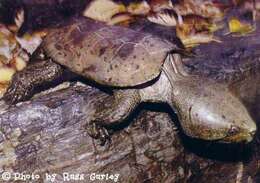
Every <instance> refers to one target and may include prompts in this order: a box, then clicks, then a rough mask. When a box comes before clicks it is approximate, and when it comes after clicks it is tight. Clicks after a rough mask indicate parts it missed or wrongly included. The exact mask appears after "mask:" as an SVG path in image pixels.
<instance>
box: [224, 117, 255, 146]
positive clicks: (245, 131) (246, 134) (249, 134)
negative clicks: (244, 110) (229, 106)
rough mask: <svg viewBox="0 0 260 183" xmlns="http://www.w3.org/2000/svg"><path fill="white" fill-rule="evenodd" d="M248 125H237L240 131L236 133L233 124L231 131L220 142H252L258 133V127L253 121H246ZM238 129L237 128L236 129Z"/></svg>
mask: <svg viewBox="0 0 260 183" xmlns="http://www.w3.org/2000/svg"><path fill="white" fill-rule="evenodd" d="M246 124H247V125H245V126H244V127H243V128H242V129H241V128H240V129H239V127H237V129H238V131H237V133H236V134H234V129H236V128H234V127H233V126H232V127H231V128H230V130H229V131H230V133H229V134H228V135H227V136H226V137H225V138H223V139H221V140H220V142H223V143H239V142H244V143H250V142H251V141H252V140H253V139H254V136H255V134H256V130H257V127H256V125H255V123H254V122H253V121H252V122H246ZM235 131H236V130H235Z"/></svg>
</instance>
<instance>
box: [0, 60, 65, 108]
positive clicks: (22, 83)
mask: <svg viewBox="0 0 260 183" xmlns="http://www.w3.org/2000/svg"><path fill="white" fill-rule="evenodd" d="M62 73H63V68H62V67H61V66H60V65H58V64H56V63H54V62H52V61H50V60H43V61H39V62H36V63H33V64H31V65H29V66H28V67H26V68H25V69H24V70H22V71H20V72H17V73H16V74H15V75H14V76H13V78H12V82H11V84H10V86H9V87H8V89H7V91H6V93H5V94H4V96H3V100H4V101H5V102H6V103H8V104H15V103H18V102H20V101H24V100H26V99H29V98H30V97H32V95H33V92H34V89H35V87H37V86H40V85H43V84H45V83H47V82H50V81H53V80H55V79H58V78H59V77H60V76H61V75H62Z"/></svg>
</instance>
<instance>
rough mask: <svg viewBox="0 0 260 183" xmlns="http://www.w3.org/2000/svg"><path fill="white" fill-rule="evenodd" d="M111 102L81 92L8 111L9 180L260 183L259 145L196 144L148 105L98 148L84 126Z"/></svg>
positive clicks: (4, 143) (0, 157)
mask: <svg viewBox="0 0 260 183" xmlns="http://www.w3.org/2000/svg"><path fill="white" fill-rule="evenodd" d="M109 99H110V96H109V95H107V94H105V93H103V92H101V91H99V90H97V89H94V88H91V87H88V86H83V85H75V86H68V87H66V88H62V89H60V90H57V91H51V92H50V93H49V92H47V94H46V93H45V94H41V95H39V96H36V97H34V99H32V100H30V101H28V102H24V103H20V104H18V105H16V106H13V107H8V106H6V105H5V104H1V109H0V127H1V130H0V137H1V138H0V142H1V143H0V150H1V153H0V168H1V173H2V176H3V175H6V174H3V172H8V173H10V174H11V175H12V179H11V180H9V181H8V182H14V178H15V175H16V176H17V177H16V178H20V182H29V180H27V181H24V180H25V178H23V177H21V175H20V177H19V176H18V174H15V173H20V174H22V173H24V174H23V175H31V176H34V178H35V177H36V178H37V175H39V179H37V180H36V179H32V180H33V181H32V182H52V181H51V180H50V179H48V178H50V175H52V176H54V175H55V174H56V177H55V181H53V182H65V181H66V180H68V178H67V175H68V174H66V173H69V174H71V176H72V175H73V174H74V179H77V178H78V179H81V181H74V179H73V177H71V180H70V181H67V182H105V181H104V180H103V181H101V180H98V178H101V177H98V176H96V177H95V176H94V175H100V174H108V175H114V177H111V176H110V178H111V179H112V178H114V179H113V180H109V181H108V182H114V181H116V180H117V179H116V176H117V174H118V175H119V178H118V180H117V182H155V183H157V182H202V183H203V182H205V183H206V182H207V183H209V182H224V183H225V182H227V183H229V182H230V183H234V182H257V181H258V182H259V180H260V168H259V158H260V151H259V148H258V146H259V142H254V143H252V144H251V145H247V146H240V145H223V144H222V145H220V144H214V143H208V142H202V141H198V140H194V139H190V138H188V137H186V136H185V135H183V134H182V133H181V132H180V130H179V128H178V127H177V126H176V124H177V119H176V117H175V116H174V115H169V114H172V111H171V110H170V109H169V108H168V107H167V106H160V107H158V106H156V105H155V107H154V105H149V104H147V105H143V106H142V107H140V108H139V110H137V111H136V112H135V114H133V116H132V117H131V118H130V119H129V120H128V121H126V122H125V124H126V125H125V126H124V127H121V129H119V130H117V131H116V132H115V133H114V134H113V135H112V142H111V145H110V146H104V147H102V146H100V145H98V144H97V143H96V142H95V141H94V140H93V139H92V138H90V137H89V136H88V135H87V134H86V131H85V130H84V125H85V124H86V123H87V122H88V121H89V120H90V119H91V118H92V116H93V114H94V112H95V107H96V106H97V105H98V103H100V102H106V100H109ZM158 109H160V110H158ZM162 111H168V112H169V113H166V112H162ZM94 173H95V174H94ZM76 174H83V175H81V177H80V176H79V175H78V176H79V177H77V175H76ZM83 176H84V177H83ZM3 178H4V177H1V176H0V179H1V181H0V182H4V181H3ZM31 178H32V177H31ZM94 178H95V181H92V180H93V179H94ZM82 179H84V180H82ZM18 182H19V181H18Z"/></svg>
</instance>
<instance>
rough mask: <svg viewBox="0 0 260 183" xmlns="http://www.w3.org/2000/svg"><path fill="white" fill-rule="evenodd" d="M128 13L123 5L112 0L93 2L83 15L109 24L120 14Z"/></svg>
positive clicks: (96, 0)
mask: <svg viewBox="0 0 260 183" xmlns="http://www.w3.org/2000/svg"><path fill="white" fill-rule="evenodd" d="M123 12H126V7H125V6H124V5H123V4H117V3H115V2H113V1H110V0H95V1H93V2H91V4H90V5H89V6H88V8H87V9H86V10H85V11H84V13H83V15H84V16H86V17H89V18H92V19H94V20H98V21H101V22H109V21H111V18H112V17H113V16H114V15H115V14H118V13H123Z"/></svg>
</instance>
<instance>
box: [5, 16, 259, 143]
mask: <svg viewBox="0 0 260 183" xmlns="http://www.w3.org/2000/svg"><path fill="white" fill-rule="evenodd" d="M139 26H141V27H140V28H138V26H137V27H135V30H133V29H129V28H126V27H120V26H108V25H105V24H103V23H100V22H95V21H93V20H91V19H87V18H79V19H76V20H74V21H73V23H71V24H70V25H68V26H66V27H63V28H59V29H55V30H51V31H50V33H49V34H48V36H47V37H46V38H45V40H44V42H43V44H42V48H43V49H44V51H45V54H46V55H47V56H48V58H49V59H45V60H43V61H39V62H36V63H33V64H31V65H29V66H28V67H27V68H26V69H25V70H23V71H22V72H18V73H17V74H16V75H15V76H14V78H13V81H12V83H11V85H10V87H9V89H8V91H7V92H6V94H5V96H4V99H5V101H7V102H8V101H9V102H10V103H16V102H19V101H22V100H24V99H27V98H28V97H31V96H32V93H33V90H34V88H35V87H36V86H39V85H42V84H43V83H45V82H48V81H52V80H54V79H56V78H58V77H60V76H61V74H62V73H63V71H64V69H65V68H67V69H69V70H71V71H72V72H74V73H77V74H79V75H81V76H83V77H85V78H87V79H90V80H94V81H95V82H97V83H98V84H102V85H106V86H109V87H111V88H112V89H113V93H114V94H113V95H114V100H113V101H112V102H111V105H109V106H107V105H101V106H100V107H99V108H98V111H97V113H96V115H95V118H94V119H93V120H92V121H91V123H90V124H89V125H88V128H87V130H88V133H89V134H90V135H91V136H92V137H94V138H99V139H100V140H101V142H102V144H104V143H105V142H106V139H107V138H108V134H107V131H106V127H109V126H111V125H115V124H117V123H120V122H121V121H122V120H123V119H125V118H126V117H127V116H128V115H129V114H130V113H131V112H132V111H133V110H134V109H135V108H136V106H137V105H139V104H140V103H141V102H164V103H168V104H169V105H170V106H171V107H172V108H173V109H174V110H175V112H176V113H177V114H178V117H179V119H180V124H181V126H182V128H183V131H184V132H185V133H186V134H187V135H188V136H191V137H194V138H199V139H204V140H220V141H223V142H241V141H246V142H249V141H251V140H252V137H253V135H254V133H255V131H256V125H255V123H254V121H253V120H252V119H251V117H250V115H249V114H248V111H247V109H246V108H245V107H244V105H243V104H242V103H241V102H240V100H239V99H238V98H236V97H235V96H234V95H232V93H231V92H230V91H229V88H228V87H227V86H226V85H224V84H221V83H217V82H215V81H214V80H211V79H208V78H207V77H199V76H192V75H189V74H187V72H186V71H185V70H184V68H183V63H182V61H181V55H180V54H178V53H177V52H176V51H178V50H180V47H179V46H177V44H176V43H175V42H174V41H167V40H166V39H163V38H160V37H159V35H158V36H156V35H154V34H151V33H152V32H153V29H149V31H150V32H151V33H145V31H143V30H145V29H144V28H143V27H142V26H143V25H139ZM146 31H147V29H146ZM149 31H148V32H149Z"/></svg>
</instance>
